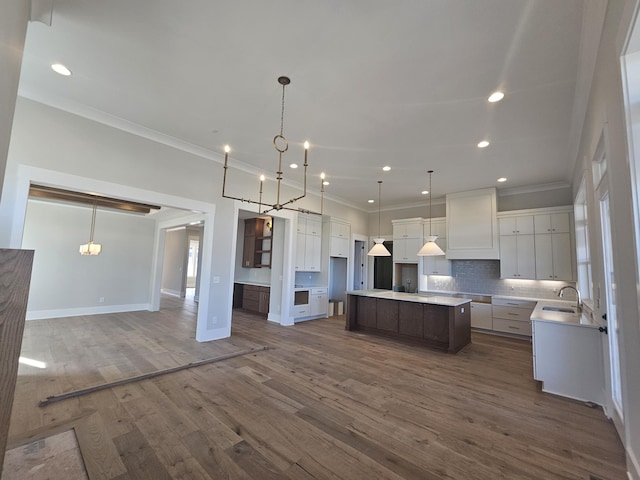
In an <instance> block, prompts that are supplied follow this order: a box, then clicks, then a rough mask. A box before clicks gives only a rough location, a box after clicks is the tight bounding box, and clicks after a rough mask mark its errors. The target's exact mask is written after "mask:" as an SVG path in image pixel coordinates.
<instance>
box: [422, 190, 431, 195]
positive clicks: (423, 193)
mask: <svg viewBox="0 0 640 480" xmlns="http://www.w3.org/2000/svg"><path fill="white" fill-rule="evenodd" d="M420 193H421V194H422V195H427V194H428V193H429V190H422V191H421V192H420Z"/></svg>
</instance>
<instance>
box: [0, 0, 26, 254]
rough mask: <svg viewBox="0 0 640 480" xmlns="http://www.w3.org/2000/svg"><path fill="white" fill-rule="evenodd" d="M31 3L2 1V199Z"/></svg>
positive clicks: (0, 47) (0, 29) (0, 142)
mask: <svg viewBox="0 0 640 480" xmlns="http://www.w3.org/2000/svg"><path fill="white" fill-rule="evenodd" d="M30 3H31V2H28V1H25V0H3V1H2V4H1V5H0V10H1V11H2V15H0V65H2V68H0V195H1V194H2V183H3V179H4V172H5V168H6V164H7V151H8V149H9V139H10V138H11V126H12V124H13V111H14V108H15V105H16V95H17V93H18V81H19V79H20V66H21V65H22V52H23V50H24V40H25V36H26V34H27V20H28V19H29V5H30ZM1 246H2V243H0V247H1Z"/></svg>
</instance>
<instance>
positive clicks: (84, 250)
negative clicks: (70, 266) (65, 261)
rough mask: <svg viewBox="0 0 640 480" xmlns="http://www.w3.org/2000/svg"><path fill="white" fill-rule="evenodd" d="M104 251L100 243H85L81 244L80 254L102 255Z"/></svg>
mask: <svg viewBox="0 0 640 480" xmlns="http://www.w3.org/2000/svg"><path fill="white" fill-rule="evenodd" d="M101 251H102V245H100V244H99V243H93V242H89V243H85V244H83V245H80V255H100V252H101Z"/></svg>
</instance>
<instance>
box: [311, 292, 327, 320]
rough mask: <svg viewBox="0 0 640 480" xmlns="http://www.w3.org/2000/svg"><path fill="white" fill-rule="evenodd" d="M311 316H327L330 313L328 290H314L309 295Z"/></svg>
mask: <svg viewBox="0 0 640 480" xmlns="http://www.w3.org/2000/svg"><path fill="white" fill-rule="evenodd" d="M309 307H310V310H311V314H310V315H314V316H325V317H326V316H327V315H328V313H329V293H328V289H327V288H312V289H311V293H310V295H309Z"/></svg>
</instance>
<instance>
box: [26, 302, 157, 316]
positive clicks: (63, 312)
mask: <svg viewBox="0 0 640 480" xmlns="http://www.w3.org/2000/svg"><path fill="white" fill-rule="evenodd" d="M150 308H151V306H150V305H149V304H148V303H135V304H131V305H105V306H102V307H79V308H61V309H56V310H31V311H27V318H26V319H27V320H45V319H48V318H62V317H79V316H82V315H102V314H105V313H122V312H138V311H140V310H150Z"/></svg>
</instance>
